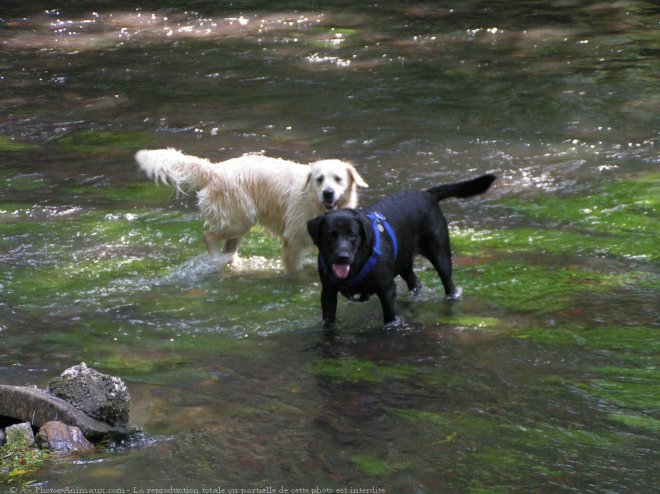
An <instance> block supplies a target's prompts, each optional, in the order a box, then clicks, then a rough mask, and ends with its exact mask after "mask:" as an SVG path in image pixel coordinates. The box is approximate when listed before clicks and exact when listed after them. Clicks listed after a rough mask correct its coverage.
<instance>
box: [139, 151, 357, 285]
mask: <svg viewBox="0 0 660 494" xmlns="http://www.w3.org/2000/svg"><path fill="white" fill-rule="evenodd" d="M135 159H136V161H137V162H138V164H139V165H140V168H141V169H142V170H143V171H144V172H145V173H146V174H147V175H148V176H149V177H150V178H152V179H153V180H154V181H156V182H157V183H158V182H164V183H169V184H172V185H174V186H175V187H176V188H177V189H178V190H181V191H186V192H191V191H196V192H197V202H198V206H199V210H200V213H201V215H202V218H203V219H204V224H205V226H206V227H207V228H208V231H207V232H206V233H205V234H204V242H205V244H206V247H207V249H208V251H209V254H211V255H219V254H220V252H219V251H218V249H217V247H216V245H215V244H216V242H219V241H224V242H225V246H224V253H225V254H229V256H227V257H228V258H229V257H231V256H233V255H234V254H236V252H237V251H238V248H239V246H240V243H241V241H242V240H243V237H244V236H245V235H246V234H247V232H248V231H249V230H250V228H252V227H253V226H254V225H255V224H257V223H259V224H261V225H263V226H264V227H265V228H266V229H268V230H270V231H271V232H272V233H274V234H275V235H277V236H278V237H280V239H281V240H282V260H283V263H284V270H285V272H286V273H294V272H296V271H299V270H300V269H301V268H302V253H303V250H304V248H305V247H308V246H311V242H310V239H309V235H308V234H307V221H308V220H310V219H312V218H314V217H316V216H318V215H319V214H322V213H324V212H326V211H327V210H329V209H335V208H346V207H350V208H354V207H356V206H357V199H358V194H357V188H358V187H367V184H366V183H365V181H364V180H363V179H362V177H361V176H360V175H359V173H358V172H357V171H356V170H355V168H354V167H353V166H352V165H351V164H350V163H346V162H344V161H341V160H334V159H333V160H321V161H317V162H314V163H311V164H309V165H304V164H300V163H295V162H292V161H286V160H283V159H278V158H270V157H267V156H262V155H258V154H246V155H243V156H240V157H238V158H233V159H229V160H227V161H223V162H220V163H212V162H211V161H209V160H207V159H204V158H198V157H196V156H190V155H186V154H183V153H181V152H180V151H177V150H175V149H154V150H141V151H138V152H137V154H136V155H135Z"/></svg>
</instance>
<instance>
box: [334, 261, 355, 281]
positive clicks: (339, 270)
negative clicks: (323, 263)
mask: <svg viewBox="0 0 660 494" xmlns="http://www.w3.org/2000/svg"><path fill="white" fill-rule="evenodd" d="M350 270H351V265H350V264H333V265H332V271H333V272H334V273H335V276H336V277H337V278H339V279H340V280H343V279H344V278H346V277H347V276H348V272H349V271H350Z"/></svg>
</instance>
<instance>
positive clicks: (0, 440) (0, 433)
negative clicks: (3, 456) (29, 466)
mask: <svg viewBox="0 0 660 494" xmlns="http://www.w3.org/2000/svg"><path fill="white" fill-rule="evenodd" d="M6 440H7V436H5V431H3V430H2V429H0V446H2V445H3V444H5V441H6Z"/></svg>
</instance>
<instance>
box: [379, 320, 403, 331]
mask: <svg viewBox="0 0 660 494" xmlns="http://www.w3.org/2000/svg"><path fill="white" fill-rule="evenodd" d="M400 327H401V319H399V318H398V317H397V318H396V319H394V321H390V322H388V323H385V325H384V326H383V330H385V331H392V330H393V329H397V328H400Z"/></svg>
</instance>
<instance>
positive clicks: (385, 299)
mask: <svg viewBox="0 0 660 494" xmlns="http://www.w3.org/2000/svg"><path fill="white" fill-rule="evenodd" d="M377 295H378V298H379V299H380V305H381V306H382V307H383V322H384V323H385V324H389V323H391V322H394V321H396V283H394V281H393V282H392V283H391V284H390V285H389V286H387V287H385V288H384V289H383V290H381V291H379V292H378V293H377Z"/></svg>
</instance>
